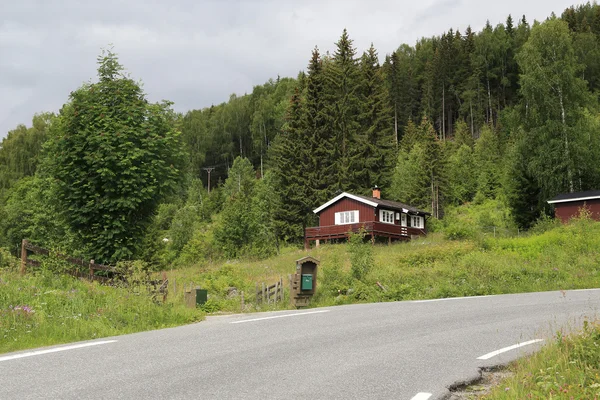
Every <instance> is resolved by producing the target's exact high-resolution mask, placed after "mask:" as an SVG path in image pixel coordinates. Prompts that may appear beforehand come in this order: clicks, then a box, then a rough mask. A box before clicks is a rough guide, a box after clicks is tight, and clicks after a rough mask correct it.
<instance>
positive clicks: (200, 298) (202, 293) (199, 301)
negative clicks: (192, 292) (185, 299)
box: [196, 289, 208, 306]
mask: <svg viewBox="0 0 600 400" xmlns="http://www.w3.org/2000/svg"><path fill="white" fill-rule="evenodd" d="M207 300H208V290H206V289H196V305H198V306H201V305H203V304H205V303H206V301H207Z"/></svg>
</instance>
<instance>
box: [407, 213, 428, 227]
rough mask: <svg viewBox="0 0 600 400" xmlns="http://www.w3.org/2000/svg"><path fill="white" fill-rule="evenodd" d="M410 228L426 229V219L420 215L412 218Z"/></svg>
mask: <svg viewBox="0 0 600 400" xmlns="http://www.w3.org/2000/svg"><path fill="white" fill-rule="evenodd" d="M410 226H411V227H412V228H417V229H425V221H424V218H423V217H421V216H418V215H411V216H410Z"/></svg>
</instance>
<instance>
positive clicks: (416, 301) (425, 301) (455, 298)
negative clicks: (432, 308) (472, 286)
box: [411, 294, 500, 303]
mask: <svg viewBox="0 0 600 400" xmlns="http://www.w3.org/2000/svg"><path fill="white" fill-rule="evenodd" d="M496 296H500V295H498V294H488V295H485V296H465V297H444V298H442V299H428V300H411V303H432V302H434V301H448V300H466V299H481V298H484V297H496Z"/></svg>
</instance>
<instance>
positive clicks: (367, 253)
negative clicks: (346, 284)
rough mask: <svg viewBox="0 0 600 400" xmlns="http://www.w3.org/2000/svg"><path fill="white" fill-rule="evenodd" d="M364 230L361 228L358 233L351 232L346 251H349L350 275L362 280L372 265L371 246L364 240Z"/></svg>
mask: <svg viewBox="0 0 600 400" xmlns="http://www.w3.org/2000/svg"><path fill="white" fill-rule="evenodd" d="M365 235H366V232H365V231H364V230H363V229H361V230H360V232H358V233H351V234H350V237H349V238H348V252H349V253H350V271H351V273H352V277H353V278H354V279H357V280H359V281H360V280H362V279H363V278H364V277H365V276H366V275H367V274H368V273H369V271H370V270H371V267H372V266H373V263H374V260H373V246H372V245H371V244H366V243H365V242H364V239H365Z"/></svg>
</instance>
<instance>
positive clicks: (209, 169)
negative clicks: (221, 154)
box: [202, 167, 215, 194]
mask: <svg viewBox="0 0 600 400" xmlns="http://www.w3.org/2000/svg"><path fill="white" fill-rule="evenodd" d="M202 169H203V170H205V171H206V172H208V194H210V173H211V171H212V170H213V169H215V167H204V168H202Z"/></svg>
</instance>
